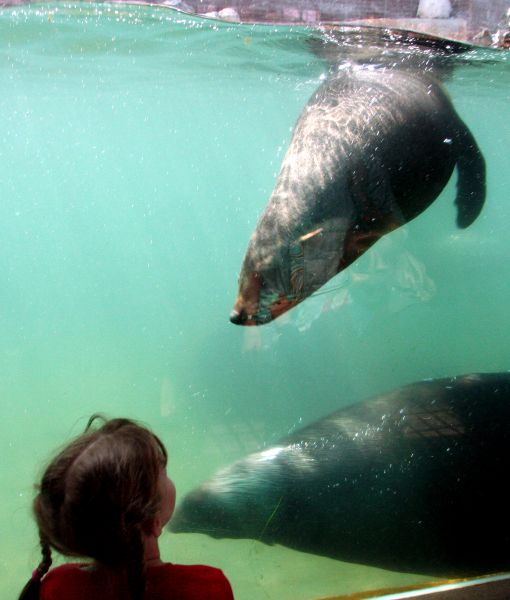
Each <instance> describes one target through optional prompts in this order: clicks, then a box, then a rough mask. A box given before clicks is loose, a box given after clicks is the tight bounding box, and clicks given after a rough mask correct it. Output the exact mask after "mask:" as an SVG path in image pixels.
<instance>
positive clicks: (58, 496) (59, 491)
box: [34, 417, 175, 597]
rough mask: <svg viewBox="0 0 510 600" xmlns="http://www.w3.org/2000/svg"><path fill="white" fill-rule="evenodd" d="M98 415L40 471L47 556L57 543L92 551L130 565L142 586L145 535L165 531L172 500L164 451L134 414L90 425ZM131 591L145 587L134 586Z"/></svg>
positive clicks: (39, 511) (38, 503)
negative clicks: (94, 425) (83, 431)
mask: <svg viewBox="0 0 510 600" xmlns="http://www.w3.org/2000/svg"><path fill="white" fill-rule="evenodd" d="M95 420H96V417H92V418H91V420H90V421H89V425H88V426H87V429H86V430H85V433H83V434H82V435H81V436H79V437H78V438H76V439H75V440H74V441H72V442H71V443H70V444H69V445H67V446H66V447H65V448H64V449H63V450H61V451H60V452H59V453H58V454H57V456H56V457H55V458H54V459H53V460H52V461H51V463H50V464H49V466H48V467H47V469H46V471H45V472H44V474H43V477H42V480H41V483H40V485H39V492H38V494H37V496H36V498H35V500H34V513H35V517H36V521H37V525H38V527H39V533H40V538H41V544H42V548H43V557H48V556H49V548H50V547H52V548H55V549H56V550H58V551H59V552H61V553H62V554H64V555H68V556H81V557H88V558H93V559H94V560H95V561H97V563H99V564H101V565H104V566H107V567H112V568H117V567H119V568H125V569H126V573H127V574H128V577H129V579H131V578H132V577H134V580H133V585H134V586H135V587H140V586H142V587H143V577H138V576H136V573H138V574H140V572H142V573H143V560H144V540H145V539H146V538H147V537H150V536H157V535H159V533H161V530H162V528H163V526H164V525H165V523H166V522H167V521H168V520H169V518H170V517H171V515H172V512H173V509H174V505H175V489H174V487H173V484H172V483H171V482H170V480H169V479H168V478H167V476H166V472H165V468H166V462H167V453H166V450H165V447H164V446H163V444H162V442H161V441H160V440H159V438H158V437H156V436H155V435H154V434H153V433H152V432H150V431H149V430H148V429H146V428H145V427H142V426H141V425H138V424H137V423H135V422H134V421H130V420H128V419H112V420H110V421H106V422H104V423H103V424H102V425H101V426H100V427H99V428H97V429H92V428H91V425H92V423H93V422H94V421H95ZM48 562H49V561H48V560H46V561H44V560H43V562H42V563H41V565H40V567H39V571H42V572H45V571H46V570H47V568H48V566H49V565H47V566H46V564H47V563H48ZM133 574H134V575H133ZM135 580H136V581H135ZM132 587H133V586H132V585H131V583H130V588H132ZM133 597H143V592H141V594H139V593H136V591H135V590H133Z"/></svg>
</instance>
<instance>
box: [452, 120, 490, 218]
mask: <svg viewBox="0 0 510 600" xmlns="http://www.w3.org/2000/svg"><path fill="white" fill-rule="evenodd" d="M459 125H460V126H459V129H458V131H457V136H456V137H457V139H456V143H457V145H458V148H459V153H458V158H457V174H458V180H457V197H456V199H455V204H456V205H457V225H458V226H459V227H462V228H464V227H468V226H469V225H471V223H473V221H474V220H475V219H476V218H477V217H478V215H479V214H480V212H481V210H482V207H483V204H484V202H485V159H484V157H483V155H482V153H481V151H480V149H479V148H478V144H477V143H476V141H475V138H474V137H473V134H472V133H471V132H470V131H469V129H468V128H467V127H466V126H465V125H464V123H462V122H460V123H459Z"/></svg>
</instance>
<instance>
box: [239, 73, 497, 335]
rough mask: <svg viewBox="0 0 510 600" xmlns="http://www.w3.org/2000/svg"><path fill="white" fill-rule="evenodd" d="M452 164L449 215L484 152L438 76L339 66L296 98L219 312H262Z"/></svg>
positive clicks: (407, 215)
mask: <svg viewBox="0 0 510 600" xmlns="http://www.w3.org/2000/svg"><path fill="white" fill-rule="evenodd" d="M455 166H457V171H458V182H457V198H456V201H455V202H456V205H457V211H458V213H457V224H458V226H459V227H467V226H468V225H470V224H471V223H472V222H473V221H474V220H475V219H476V217H477V216H478V214H479V213H480V211H481V209H482V205H483V203H484V199H485V161H484V159H483V156H482V154H481V153H480V150H479V149H478V146H477V144H476V142H475V140H474V138H473V136H472V134H471V133H470V131H469V130H468V129H467V127H466V125H465V124H464V123H463V122H462V120H461V119H460V118H459V116H458V115H457V113H456V112H455V109H454V108H453V106H452V103H451V101H450V100H449V98H448V96H447V95H446V93H445V91H444V90H443V88H442V86H441V84H440V83H439V82H438V81H436V80H434V79H433V78H432V77H431V76H429V75H427V74H426V73H420V72H419V71H418V70H414V69H402V68H400V69H398V68H388V67H386V68H382V67H380V68H377V67H367V66H357V67H355V66H352V65H351V66H350V67H349V68H346V69H342V70H340V72H339V73H338V75H335V76H334V77H332V78H331V79H330V80H328V81H326V82H325V83H324V84H323V85H321V87H320V88H319V89H318V90H317V92H316V93H315V94H314V95H313V97H312V98H311V100H310V101H309V102H308V104H307V105H306V107H305V109H304V111H303V113H302V114H301V116H300V118H299V120H298V122H297V124H296V127H295V130H294V134H293V137H292V141H291V144H290V147H289V149H288V151H287V154H286V156H285V159H284V161H283V164H282V167H281V171H280V174H279V176H278V180H277V182H276V186H275V188H274V191H273V193H272V195H271V198H270V200H269V203H268V205H267V207H266V209H265V211H264V213H263V215H262V217H261V219H260V221H259V223H258V225H257V227H256V229H255V232H254V233H253V235H252V237H251V239H250V242H249V245H248V250H247V252H246V256H245V258H244V262H243V265H242V269H241V275H240V281H239V294H238V298H237V300H236V302H235V305H234V308H233V311H232V313H231V316H230V320H231V321H232V322H233V323H236V324H239V325H260V324H263V323H267V322H269V321H271V320H272V319H274V318H276V317H278V316H279V315H281V314H282V313H284V312H285V311H287V310H289V309H290V308H292V307H293V306H295V305H296V304H298V303H299V302H301V301H302V300H304V299H305V298H307V297H308V296H310V294H312V293H313V292H315V291H316V290H317V289H318V288H320V287H321V286H322V285H324V284H325V283H326V282H327V281H328V280H329V279H331V277H333V276H334V275H335V274H336V273H338V272H339V271H341V270H342V269H344V268H345V267H347V266H348V265H350V264H351V263H352V262H353V261H355V260H356V259H357V258H358V257H359V256H360V255H361V254H363V252H365V250H367V249H368V248H369V247H370V246H371V245H372V244H373V243H374V242H376V241H377V240H378V239H379V238H380V237H381V236H383V235H384V234H385V233H388V232H390V231H392V230H394V229H395V228H397V227H400V226H401V225H402V224H404V223H407V222H408V221H410V220H411V219H413V218H414V217H416V216H417V215H419V214H420V213H421V212H422V211H423V210H425V209H426V208H427V207H428V206H429V205H430V204H431V203H432V202H433V201H434V200H435V199H436V198H437V196H438V195H439V194H440V192H441V190H442V189H443V188H444V186H445V185H446V183H447V182H448V180H449V179H450V176H451V174H452V171H453V169H454V167H455Z"/></svg>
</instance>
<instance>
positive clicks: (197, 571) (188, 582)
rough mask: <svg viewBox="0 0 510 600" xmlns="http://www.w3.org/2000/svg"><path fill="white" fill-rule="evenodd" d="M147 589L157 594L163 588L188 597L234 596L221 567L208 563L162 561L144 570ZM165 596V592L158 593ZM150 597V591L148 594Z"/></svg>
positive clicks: (219, 599)
mask: <svg viewBox="0 0 510 600" xmlns="http://www.w3.org/2000/svg"><path fill="white" fill-rule="evenodd" d="M146 577H147V586H148V591H149V590H150V591H151V592H153V593H154V597H157V598H159V597H160V594H162V593H163V592H164V590H165V589H171V590H172V592H174V593H175V592H178V593H179V598H183V599H186V600H188V598H189V599H190V600H192V599H194V598H201V599H203V598H208V599H210V600H233V597H234V596H233V594H232V588H231V587H230V583H229V581H228V579H227V578H226V577H225V575H224V574H223V571H221V570H220V569H217V568H215V567H209V566H207V565H175V564H172V563H164V564H163V565H160V566H157V567H151V568H149V569H148V570H147V575H146ZM161 597H164V596H161ZM149 598H151V594H149Z"/></svg>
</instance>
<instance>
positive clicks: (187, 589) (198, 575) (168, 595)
mask: <svg viewBox="0 0 510 600" xmlns="http://www.w3.org/2000/svg"><path fill="white" fill-rule="evenodd" d="M83 567H84V565H83V564H76V563H69V564H65V565H62V566H60V567H56V568H55V569H52V570H51V571H49V572H48V573H47V574H46V575H45V576H44V578H43V580H42V582H41V591H40V594H39V598H40V600H109V596H107V595H104V594H105V590H104V588H103V589H102V590H101V589H98V582H97V575H96V573H94V571H91V570H87V569H84V568H83ZM145 578H146V582H147V587H146V593H145V600H199V599H200V600H234V596H233V594H232V588H231V587H230V583H229V582H228V579H227V578H226V577H225V575H224V574H223V572H222V571H220V570H219V569H215V568H214V567H207V566H205V565H173V564H171V563H165V564H163V565H159V566H157V567H149V568H148V569H147V571H146V575H145Z"/></svg>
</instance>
